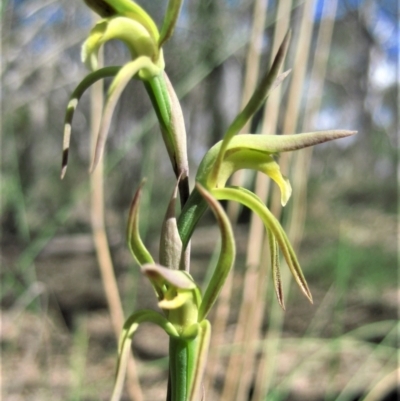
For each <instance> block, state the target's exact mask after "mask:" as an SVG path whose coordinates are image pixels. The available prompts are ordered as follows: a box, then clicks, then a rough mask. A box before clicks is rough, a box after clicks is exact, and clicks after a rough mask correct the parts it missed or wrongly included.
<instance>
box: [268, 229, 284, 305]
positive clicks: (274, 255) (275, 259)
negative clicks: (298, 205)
mask: <svg viewBox="0 0 400 401" xmlns="http://www.w3.org/2000/svg"><path fill="white" fill-rule="evenodd" d="M267 236H268V245H269V253H270V256H271V271H272V281H273V283H274V288H275V294H276V298H277V299H278V302H279V305H280V306H281V307H282V309H283V310H285V300H284V298H283V290H282V281H281V269H280V260H279V259H280V258H279V252H278V243H277V241H276V238H275V236H274V235H273V234H272V232H271V230H267Z"/></svg>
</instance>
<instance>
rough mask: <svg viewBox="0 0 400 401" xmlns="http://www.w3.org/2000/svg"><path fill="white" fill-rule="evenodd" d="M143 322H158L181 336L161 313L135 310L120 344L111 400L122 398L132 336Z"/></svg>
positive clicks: (125, 326)
mask: <svg viewBox="0 0 400 401" xmlns="http://www.w3.org/2000/svg"><path fill="white" fill-rule="evenodd" d="M143 322H150V323H154V324H156V325H157V326H159V327H161V328H162V329H163V330H164V331H165V332H166V333H167V334H168V335H169V336H170V337H178V336H179V334H178V332H177V331H176V329H175V327H174V326H173V325H172V324H171V323H170V322H169V321H168V320H167V319H166V318H165V317H164V316H163V315H161V314H160V313H157V312H154V311H152V310H146V309H145V310H141V311H138V312H135V313H133V314H132V315H131V316H129V317H128V319H127V320H126V322H125V324H124V327H123V330H122V333H121V336H120V340H119V344H118V362H117V371H116V378H115V384H114V390H113V393H112V396H111V401H118V400H119V399H120V398H121V393H122V389H123V385H124V380H125V374H126V368H127V365H128V359H129V353H130V350H131V344H132V337H133V335H134V333H135V331H136V330H137V328H138V327H139V324H140V323H143Z"/></svg>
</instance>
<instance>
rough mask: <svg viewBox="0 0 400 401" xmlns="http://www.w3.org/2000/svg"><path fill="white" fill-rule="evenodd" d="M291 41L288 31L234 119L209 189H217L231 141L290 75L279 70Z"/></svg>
mask: <svg viewBox="0 0 400 401" xmlns="http://www.w3.org/2000/svg"><path fill="white" fill-rule="evenodd" d="M289 40H290V31H288V32H287V34H286V35H285V37H284V39H283V41H282V44H281V46H280V47H279V49H278V52H277V54H276V56H275V59H274V62H273V63H272V66H271V68H270V70H269V71H268V72H267V74H265V75H264V77H263V78H262V79H261V82H260V83H259V85H258V86H257V89H256V90H255V92H254V93H253V95H252V96H251V98H250V100H249V101H248V103H247V104H246V106H245V107H244V109H243V110H242V111H241V112H240V113H239V114H238V116H237V117H236V118H235V119H234V121H233V122H232V124H231V125H230V126H229V128H228V129H227V131H226V133H225V135H224V139H223V140H222V145H221V149H220V151H219V153H218V156H217V159H216V162H215V165H214V167H213V170H212V172H211V174H210V176H209V182H208V183H207V187H208V188H213V187H215V182H216V180H217V179H218V173H219V169H220V167H221V164H222V161H223V159H224V154H225V151H226V149H227V147H228V145H229V142H230V141H231V139H232V138H233V137H234V136H235V135H236V134H238V133H239V131H240V130H241V129H242V128H243V127H244V126H245V124H246V123H247V121H249V119H250V118H251V117H252V116H253V115H254V113H255V112H256V111H257V110H258V109H259V108H260V107H261V106H262V104H263V103H264V101H265V100H266V98H267V97H268V96H269V94H270V93H271V91H272V90H273V89H274V88H275V87H276V86H278V85H279V84H280V83H281V82H282V81H283V80H284V79H285V78H286V76H287V75H288V74H289V72H290V71H286V72H285V73H283V74H281V75H280V76H278V73H279V70H280V68H281V66H282V64H283V61H284V59H285V55H286V51H287V48H288V46H289Z"/></svg>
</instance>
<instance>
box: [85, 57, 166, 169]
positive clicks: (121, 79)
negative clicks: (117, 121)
mask: <svg viewBox="0 0 400 401" xmlns="http://www.w3.org/2000/svg"><path fill="white" fill-rule="evenodd" d="M140 73H145V74H146V75H149V76H155V75H157V74H159V73H160V69H159V68H158V67H157V66H155V65H154V63H153V62H152V61H151V60H150V59H149V58H148V57H144V56H143V57H138V58H137V59H136V60H133V61H131V62H129V63H127V64H125V65H124V66H123V67H122V68H121V69H120V70H119V72H118V74H117V75H116V76H115V78H114V80H113V81H112V82H111V85H110V87H109V89H108V92H107V99H106V103H105V106H104V110H103V116H102V119H101V124H100V130H99V134H98V136H97V142H96V148H95V152H94V158H93V162H92V166H91V167H90V171H91V172H93V170H94V169H95V168H96V166H97V164H98V163H99V161H100V158H101V157H102V155H103V152H104V146H105V142H106V140H107V135H108V131H109V128H110V125H111V119H112V116H113V113H114V110H115V106H116V104H117V102H118V100H119V98H120V96H121V94H122V92H123V90H124V89H125V87H126V85H127V84H128V82H129V81H130V80H131V79H132V78H133V77H134V76H135V75H136V74H139V76H140Z"/></svg>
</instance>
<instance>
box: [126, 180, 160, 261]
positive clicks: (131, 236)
mask: <svg viewBox="0 0 400 401" xmlns="http://www.w3.org/2000/svg"><path fill="white" fill-rule="evenodd" d="M144 183H145V180H143V181H142V182H141V184H140V186H139V188H138V189H137V191H136V193H135V195H134V197H133V199H132V203H131V207H130V209H129V215H128V224H127V230H126V238H127V242H128V247H129V250H130V251H131V253H132V256H133V257H134V258H135V260H136V262H137V263H138V265H139V266H142V265H144V264H146V263H154V260H153V258H152V256H151V254H150V252H149V251H148V250H147V248H146V246H145V245H144V243H143V241H142V239H141V237H140V231H139V204H140V198H141V195H142V188H143V185H144Z"/></svg>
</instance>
